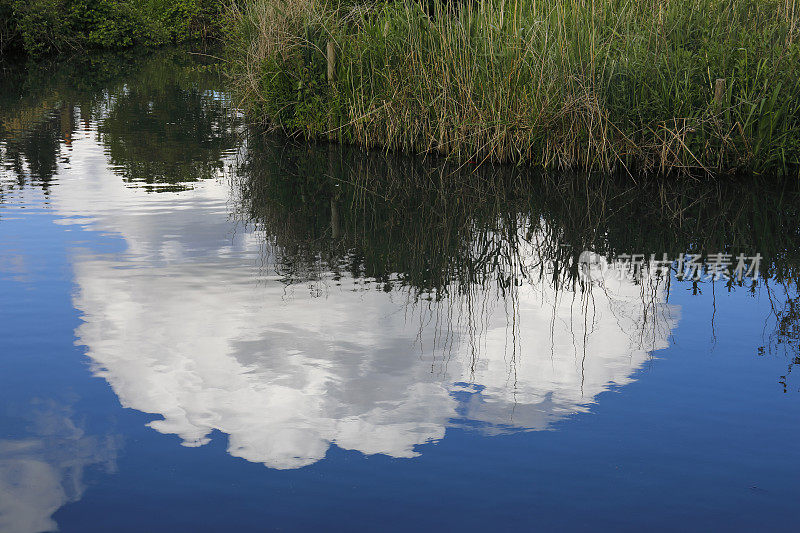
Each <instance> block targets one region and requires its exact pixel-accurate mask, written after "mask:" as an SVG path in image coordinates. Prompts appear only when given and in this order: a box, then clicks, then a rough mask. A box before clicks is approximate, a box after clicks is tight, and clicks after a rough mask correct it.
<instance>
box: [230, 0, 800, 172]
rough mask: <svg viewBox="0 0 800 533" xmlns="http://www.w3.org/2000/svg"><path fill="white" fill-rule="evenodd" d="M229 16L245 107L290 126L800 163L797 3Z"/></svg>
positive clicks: (544, 5)
mask: <svg viewBox="0 0 800 533" xmlns="http://www.w3.org/2000/svg"><path fill="white" fill-rule="evenodd" d="M226 24H227V31H226V33H227V38H228V46H229V50H230V53H231V59H232V61H231V62H230V68H231V74H232V76H233V79H234V80H235V82H236V86H237V87H238V89H239V92H240V95H241V96H242V99H243V101H244V102H245V103H246V104H247V105H248V106H249V107H250V110H251V112H253V113H254V114H255V116H257V117H259V118H260V119H262V120H263V122H264V123H265V124H268V125H270V126H271V127H274V128H280V129H283V130H286V131H288V132H291V133H294V134H298V135H302V136H306V137H311V138H314V137H324V136H330V137H333V138H335V139H338V140H340V141H343V142H350V143H359V144H364V145H367V146H380V147H384V148H387V149H397V150H403V151H410V152H424V153H431V152H432V153H440V154H444V155H446V156H448V157H451V158H453V159H455V160H458V161H462V162H467V161H472V162H474V163H481V162H485V161H495V162H518V163H528V164H532V165H536V166H541V167H544V168H548V169H577V168H584V169H592V170H601V171H605V172H621V173H629V174H631V175H634V176H635V175H637V174H643V173H652V172H659V173H664V174H706V175H720V174H725V173H759V174H769V175H782V176H793V177H798V175H799V173H800V0H475V1H473V2H465V3H459V4H457V5H456V4H445V3H442V2H436V1H434V2H432V3H429V2H428V1H426V0H395V1H390V2H380V3H373V4H369V5H364V4H352V3H346V2H343V1H341V2H333V1H331V0H246V1H244V2H238V3H237V4H234V5H233V6H232V7H231V8H230V9H229V10H228V14H227V19H226ZM328 42H332V43H334V47H335V51H336V65H335V74H336V76H335V81H334V82H333V83H328V82H327V80H326V45H327V43H328ZM717 79H724V80H725V92H724V94H722V95H721V96H722V98H721V100H715V97H714V93H715V83H716V80H717Z"/></svg>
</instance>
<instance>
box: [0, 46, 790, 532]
mask: <svg viewBox="0 0 800 533" xmlns="http://www.w3.org/2000/svg"><path fill="white" fill-rule="evenodd" d="M200 59H202V58H194V59H192V58H190V57H189V56H187V55H185V54H183V53H180V52H176V51H166V52H164V53H162V54H159V55H158V56H156V57H151V58H147V59H135V58H128V59H125V58H119V57H117V58H107V57H89V58H81V59H78V60H75V61H72V62H69V63H67V64H65V65H59V66H57V67H56V66H51V67H47V66H40V67H36V68H32V69H29V70H27V71H22V70H15V71H9V72H6V73H5V74H4V77H5V78H4V81H3V82H2V91H1V92H0V157H1V158H2V165H3V166H2V174H0V343H1V344H0V406H1V407H2V410H0V532H4V533H5V532H34V531H49V530H56V529H58V530H60V531H65V532H67V531H81V532H85V531H220V530H230V531H262V530H270V529H285V530H309V529H321V530H412V529H413V530H420V529H422V530H435V529H436V530H456V529H458V530H484V531H486V530H489V531H492V530H508V529H524V530H529V529H534V528H541V529H544V530H555V529H558V530H596V529H611V528H614V529H621V530H641V529H649V530H674V529H681V530H697V531H706V530H709V529H732V530H752V529H756V528H758V529H766V528H776V527H780V528H782V529H789V530H791V529H794V527H796V523H797V517H796V512H797V502H798V501H800V425H799V424H798V422H800V419H799V418H798V415H800V390H799V389H800V381H798V379H797V376H796V374H797V373H798V372H800V370H798V369H797V367H796V365H798V363H800V359H798V355H799V354H798V345H797V342H798V324H799V323H800V322H799V321H800V300H798V291H797V282H796V280H797V279H798V278H797V274H798V271H797V268H798V265H800V253H798V250H800V232H799V231H798V230H799V229H800V218H798V205H800V204H799V203H798V201H797V200H798V194H797V191H796V190H795V189H792V188H788V187H782V186H777V185H775V184H770V183H769V180H766V179H764V180H760V179H757V178H752V179H749V180H747V181H743V182H736V183H726V184H725V185H714V184H710V183H704V182H682V183H680V184H676V183H672V184H659V183H648V184H642V183H640V184H637V185H633V184H631V183H630V181H623V182H613V181H611V180H601V179H599V178H596V177H595V178H589V177H586V176H560V177H559V176H556V177H554V176H532V175H529V174H525V173H524V172H521V171H515V170H512V169H503V170H498V169H493V170H492V169H481V170H479V171H477V172H473V169H472V168H464V169H457V168H455V167H452V166H445V165H444V164H442V163H440V162H438V161H431V160H428V161H425V160H420V159H411V158H402V157H400V156H395V155H385V154H381V153H364V152H362V151H360V150H357V149H353V148H347V147H333V146H327V145H325V144H320V145H309V144H301V143H295V142H291V141H288V140H280V139H277V138H274V137H265V136H263V135H261V134H258V133H254V131H253V130H250V129H249V128H248V127H247V126H246V124H245V120H244V118H243V117H242V116H241V115H240V114H239V113H237V112H236V110H235V106H234V103H235V102H233V101H232V100H231V97H230V95H229V94H228V93H227V92H226V84H225V82H224V81H222V80H220V78H219V76H217V74H216V72H215V69H214V67H213V65H209V64H207V62H204V61H202V60H200ZM584 250H588V251H592V252H594V253H596V254H598V255H596V256H592V258H593V260H594V266H593V267H591V268H588V267H587V264H586V263H585V262H583V263H582V262H581V252H582V251H584ZM681 253H689V254H696V255H700V256H702V257H703V262H705V264H706V265H705V267H702V268H701V269H700V270H699V271H698V276H697V277H698V278H699V279H691V278H692V276H681V275H680V274H681V272H683V273H685V272H686V271H685V270H684V269H683V267H681V266H680V265H679V263H678V262H677V259H678V258H679V257H680V254H681ZM714 253H727V254H730V255H731V257H732V258H733V259H732V263H733V264H731V265H730V273H731V274H734V270H735V267H736V263H737V261H736V257H737V256H738V255H739V254H742V257H744V258H753V257H756V254H761V256H762V259H761V260H760V263H759V265H758V267H757V268H753V269H752V271H750V272H747V271H746V270H745V271H743V272H741V273H742V274H743V275H742V276H741V279H739V278H738V277H737V276H736V275H733V277H732V279H726V278H725V277H724V276H718V278H719V279H716V280H714V279H709V278H713V276H711V275H710V274H713V269H712V268H711V265H712V263H713V261H711V259H710V258H709V257H710V255H711V254H714ZM625 254H629V255H630V254H642V255H644V256H645V257H647V258H649V257H650V255H651V254H654V257H655V258H662V257H663V255H662V254H667V257H668V259H669V260H670V261H671V260H672V259H676V262H675V263H672V264H670V265H668V267H667V268H661V269H658V268H656V265H655V263H650V262H646V263H645V265H647V266H649V267H651V268H647V267H646V266H642V267H641V268H633V266H634V265H632V266H631V270H635V271H637V272H633V273H632V274H631V275H627V274H626V275H617V273H618V272H619V271H620V269H621V268H623V267H626V266H627V263H626V255H625ZM583 257H584V259H585V258H586V256H585V255H584V256H583ZM635 262H636V261H635V260H634V263H635ZM754 262H755V261H754V260H750V261H749V262H748V263H747V267H748V269H749V267H750V266H751V265H752V263H754ZM604 265H610V266H604ZM661 266H662V267H664V266H665V265H661Z"/></svg>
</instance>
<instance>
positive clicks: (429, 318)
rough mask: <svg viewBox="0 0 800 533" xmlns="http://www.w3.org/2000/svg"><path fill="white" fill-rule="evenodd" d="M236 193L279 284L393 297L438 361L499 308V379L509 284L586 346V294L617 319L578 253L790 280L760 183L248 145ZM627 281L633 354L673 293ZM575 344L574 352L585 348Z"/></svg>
mask: <svg viewBox="0 0 800 533" xmlns="http://www.w3.org/2000/svg"><path fill="white" fill-rule="evenodd" d="M234 182H235V185H236V187H235V190H236V192H237V194H238V195H239V199H238V200H239V201H238V209H239V210H240V211H239V213H238V217H239V218H240V219H241V220H243V221H244V222H246V223H249V224H253V225H255V226H256V227H257V228H258V230H260V232H261V234H262V235H263V236H264V240H265V243H266V244H267V250H266V252H267V255H268V256H269V257H265V261H266V262H267V263H269V265H270V266H274V267H275V268H276V269H277V271H278V272H279V274H280V275H281V277H282V279H283V280H284V282H285V283H288V284H292V283H307V282H312V283H318V282H324V281H325V280H328V279H334V280H336V279H339V278H340V277H342V276H351V277H353V278H355V279H361V280H366V283H367V284H369V285H372V286H373V287H375V288H376V289H380V290H386V291H391V290H393V289H403V290H404V291H405V292H406V294H407V297H408V299H409V302H410V303H411V304H413V305H412V307H414V309H415V311H414V312H418V313H419V319H420V320H421V323H422V324H423V325H433V326H436V331H437V332H442V335H445V337H441V338H437V339H436V341H435V342H437V343H438V345H439V348H442V349H443V351H444V353H448V350H449V349H450V348H452V345H451V344H449V343H451V341H452V339H449V338H447V337H446V335H447V334H449V332H452V331H462V332H468V333H469V342H470V346H471V350H472V352H473V358H475V357H477V354H478V353H479V352H480V342H481V332H482V331H484V330H485V328H486V324H487V320H488V319H487V315H488V314H489V313H490V312H491V310H492V308H497V307H496V306H498V305H499V306H503V307H504V311H505V313H506V316H507V321H508V322H507V325H508V335H507V338H508V346H507V349H508V350H509V353H508V354H507V359H508V360H509V361H510V363H511V368H513V363H514V361H515V357H516V353H517V352H518V349H519V347H518V345H517V339H519V336H520V324H519V322H518V314H519V313H518V306H519V298H518V296H519V290H520V288H521V287H523V286H525V287H531V286H533V287H540V288H541V290H543V291H544V290H545V289H546V290H547V291H548V295H549V296H548V297H553V295H554V298H555V300H556V301H545V299H543V301H542V304H543V305H548V306H552V307H553V320H555V312H556V311H555V310H556V308H557V307H558V305H559V302H562V301H563V302H565V303H567V304H568V305H569V306H571V309H572V310H573V311H572V315H573V317H574V320H579V321H580V322H581V324H576V326H578V325H579V326H580V327H576V331H581V332H582V333H581V335H584V336H586V335H591V333H592V330H593V324H594V313H595V308H594V305H595V304H594V300H595V297H596V295H597V294H598V293H597V291H605V293H604V295H603V296H604V299H607V301H609V302H610V303H611V311H612V312H614V313H616V312H619V313H624V312H630V309H628V308H626V307H625V303H624V302H622V301H620V304H619V305H616V304H615V295H614V294H613V290H611V289H609V287H608V286H606V285H604V284H603V283H592V282H590V281H588V280H586V279H584V278H582V277H581V276H580V275H579V274H580V271H579V266H580V265H579V262H578V258H579V256H580V253H581V252H582V251H583V250H593V251H595V252H597V253H599V254H601V255H603V256H605V257H607V258H608V259H609V260H610V261H612V262H613V261H614V260H615V258H616V257H617V256H618V255H621V254H625V253H628V254H630V253H641V254H644V255H645V256H646V257H649V256H650V255H651V254H652V255H654V256H655V257H657V258H661V257H662V255H663V254H664V253H666V254H668V256H669V257H677V255H678V254H679V253H682V252H686V253H705V254H707V253H712V252H720V251H724V252H728V253H732V254H736V253H739V252H742V253H746V254H747V255H754V254H755V253H756V252H760V253H761V254H762V255H764V256H765V257H766V258H769V260H765V262H764V263H763V264H762V271H761V272H760V275H761V277H762V278H765V277H769V278H772V279H784V280H795V279H797V276H796V268H797V264H798V260H800V257H799V256H798V253H797V251H798V244H800V243H798V242H797V241H798V239H800V234H798V231H797V229H792V228H793V227H794V228H796V226H797V220H798V218H797V217H796V216H795V213H796V207H795V206H796V205H797V203H796V199H797V191H796V190H794V189H791V188H786V187H784V188H775V187H767V186H765V185H763V184H758V186H755V187H753V188H752V189H749V191H750V192H749V193H744V194H743V193H742V190H743V189H742V188H741V187H736V186H735V185H733V184H732V185H730V186H723V185H720V184H713V185H709V184H701V183H693V184H682V185H681V186H680V187H679V186H677V185H675V184H671V183H664V182H660V181H654V182H648V183H640V184H638V185H635V186H634V185H631V184H629V183H620V182H616V181H614V180H610V179H601V178H598V177H595V176H591V175H579V176H571V177H570V179H564V180H560V179H556V178H554V177H551V176H539V175H532V174H530V173H527V172H524V171H520V170H518V169H512V168H506V167H502V168H501V167H491V168H489V167H480V168H479V169H477V170H475V169H466V168H459V167H455V166H452V165H449V164H447V163H444V162H439V161H435V160H430V159H428V160H424V159H415V158H406V157H402V156H393V155H388V156H387V155H385V154H378V153H370V152H364V151H361V150H358V149H349V148H339V147H335V146H334V145H326V146H315V145H294V144H292V143H286V142H285V141H277V142H274V141H273V140H271V139H270V138H267V139H266V140H263V138H262V137H260V136H257V137H255V139H251V142H250V144H249V146H248V148H247V149H246V150H244V151H243V156H242V160H241V162H240V165H239V166H238V168H237V172H236V173H235V174H234ZM745 190H747V189H745ZM765 197H767V198H769V201H767V202H765ZM765 204H768V205H769V206H770V210H767V209H765V208H764V205H765ZM632 283H636V284H638V289H639V300H640V304H641V305H640V309H639V310H638V311H637V312H636V316H633V317H631V316H628V317H624V318H626V319H632V320H633V321H634V323H635V327H634V330H632V331H630V338H631V348H632V349H645V350H646V349H648V347H652V346H654V345H655V344H656V343H657V340H658V339H664V338H668V337H669V332H668V331H664V330H663V328H664V327H665V325H666V324H669V323H670V321H669V320H668V317H667V316H665V315H664V313H667V312H668V309H667V307H666V306H665V305H664V300H665V299H668V297H669V292H670V290H671V288H672V285H673V284H674V283H676V281H675V279H674V272H671V273H669V274H667V275H665V274H664V273H663V272H658V271H655V270H650V269H647V268H645V269H643V271H642V272H641V276H640V277H638V278H635V279H634V280H633V281H632ZM682 283H687V284H688V283H694V284H695V285H696V287H698V290H699V288H700V287H702V286H703V285H704V282H689V281H686V282H682ZM725 283H726V284H727V287H728V289H729V290H734V289H735V288H736V287H737V286H742V288H743V289H750V290H755V288H756V287H755V286H751V285H749V283H750V282H748V281H742V282H737V281H735V280H731V281H727V282H725ZM565 299H569V300H565ZM622 318H623V317H620V320H621V319H622ZM574 344H575V350H576V353H580V351H581V347H582V346H586V344H587V343H586V338H575V339H574ZM445 363H446V362H445Z"/></svg>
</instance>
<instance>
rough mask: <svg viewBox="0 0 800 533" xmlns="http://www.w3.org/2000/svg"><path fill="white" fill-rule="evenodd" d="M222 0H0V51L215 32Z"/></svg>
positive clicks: (45, 50)
mask: <svg viewBox="0 0 800 533" xmlns="http://www.w3.org/2000/svg"><path fill="white" fill-rule="evenodd" d="M221 10H222V0H0V15H1V16H2V21H1V22H0V54H6V53H11V52H13V51H24V52H25V53H27V54H28V55H30V56H34V57H41V56H44V55H47V54H53V53H68V52H75V51H81V50H96V49H120V48H127V47H131V46H158V45H162V44H168V43H177V42H182V41H187V40H192V39H204V38H208V37H211V36H214V35H216V33H217V31H218V25H217V21H218V20H219V18H220V13H221Z"/></svg>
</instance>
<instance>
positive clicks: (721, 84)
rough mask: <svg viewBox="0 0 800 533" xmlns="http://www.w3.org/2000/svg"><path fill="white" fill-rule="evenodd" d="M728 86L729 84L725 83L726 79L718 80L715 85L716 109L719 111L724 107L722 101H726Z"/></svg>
mask: <svg viewBox="0 0 800 533" xmlns="http://www.w3.org/2000/svg"><path fill="white" fill-rule="evenodd" d="M727 85H728V83H727V82H726V81H725V78H717V81H716V82H715V83H714V107H716V108H717V109H719V108H720V107H722V101H723V100H724V99H725V93H726V92H727Z"/></svg>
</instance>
